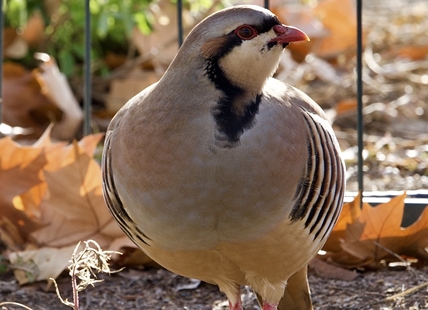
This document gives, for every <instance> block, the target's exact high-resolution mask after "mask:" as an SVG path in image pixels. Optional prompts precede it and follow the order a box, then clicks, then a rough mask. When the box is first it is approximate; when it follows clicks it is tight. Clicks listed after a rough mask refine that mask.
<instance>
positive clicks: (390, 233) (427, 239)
mask: <svg viewBox="0 0 428 310" xmlns="http://www.w3.org/2000/svg"><path fill="white" fill-rule="evenodd" d="M405 198H406V194H405V193H404V194H403V195H401V196H398V197H395V198H393V199H391V200H390V201H389V202H387V203H383V204H380V205H378V206H376V207H372V206H370V205H368V204H363V209H362V210H361V213H360V214H359V216H358V218H357V219H356V220H354V219H353V217H352V216H350V214H351V213H352V210H353V211H355V212H354V215H353V216H355V215H357V213H358V211H357V210H356V208H357V206H358V204H357V203H355V201H354V203H353V205H349V206H346V205H345V206H344V207H345V208H344V210H345V214H344V215H343V216H341V218H340V219H339V222H338V226H337V228H336V227H335V228H334V229H333V233H332V240H329V241H328V243H327V247H325V248H324V249H326V251H327V252H330V253H329V254H328V255H327V258H328V259H331V260H333V261H334V262H335V263H338V264H340V265H343V266H346V267H350V268H352V267H360V266H371V267H376V265H377V264H378V263H379V262H380V261H381V260H384V259H387V260H388V259H392V258H395V260H396V259H397V257H396V256H397V255H405V256H410V257H415V258H418V259H421V260H428V251H427V247H428V209H427V208H426V209H425V210H424V212H423V213H422V214H421V216H420V217H419V219H418V220H417V221H416V222H415V223H413V224H412V225H411V226H409V227H407V228H402V227H401V221H402V218H403V213H404V200H405ZM357 199H358V198H357ZM349 210H351V212H349ZM344 224H346V229H345V231H344V230H343V225H344ZM344 233H345V236H343V234H344ZM337 244H340V247H341V249H339V248H338V247H337Z"/></svg>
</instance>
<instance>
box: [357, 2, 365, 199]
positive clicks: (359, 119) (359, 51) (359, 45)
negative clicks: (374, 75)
mask: <svg viewBox="0 0 428 310" xmlns="http://www.w3.org/2000/svg"><path fill="white" fill-rule="evenodd" d="M362 14H363V0H357V130H358V135H357V137H358V138H357V139H358V191H359V192H360V194H361V201H360V207H362V203H363V192H364V183H363V149H364V141H363V134H364V120H363V59H362V58H363V26H362V19H363V18H362Z"/></svg>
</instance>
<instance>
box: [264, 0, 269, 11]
mask: <svg viewBox="0 0 428 310" xmlns="http://www.w3.org/2000/svg"><path fill="white" fill-rule="evenodd" d="M264 6H265V9H269V0H264Z"/></svg>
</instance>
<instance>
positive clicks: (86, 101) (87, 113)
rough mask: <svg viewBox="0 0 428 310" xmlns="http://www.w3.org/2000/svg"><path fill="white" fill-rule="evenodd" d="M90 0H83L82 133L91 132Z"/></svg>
mask: <svg viewBox="0 0 428 310" xmlns="http://www.w3.org/2000/svg"><path fill="white" fill-rule="evenodd" d="M0 1H2V0H0ZM89 2H90V0H85V67H84V86H83V92H84V98H83V112H84V120H83V134H84V135H85V136H86V135H89V134H90V133H91V114H92V100H91V97H92V96H91V94H92V77H91V46H92V37H91V34H92V33H91V10H90V3H89Z"/></svg>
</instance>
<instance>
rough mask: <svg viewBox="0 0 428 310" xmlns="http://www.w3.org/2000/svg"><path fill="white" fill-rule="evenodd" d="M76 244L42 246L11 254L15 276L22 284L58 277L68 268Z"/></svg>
mask: <svg viewBox="0 0 428 310" xmlns="http://www.w3.org/2000/svg"><path fill="white" fill-rule="evenodd" d="M75 248H76V246H75V245H73V246H69V247H63V248H47V247H45V248H41V249H37V250H28V251H21V252H14V253H11V254H10V255H9V259H10V262H11V263H12V264H13V268H14V274H15V278H16V279H17V280H18V282H19V284H20V285H23V284H25V283H31V282H35V281H41V280H47V279H49V278H54V279H55V278H56V277H58V276H59V275H60V274H61V272H62V271H63V270H64V269H66V268H67V266H68V265H69V263H70V262H69V261H70V258H71V255H72V254H73V251H74V249H75Z"/></svg>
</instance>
